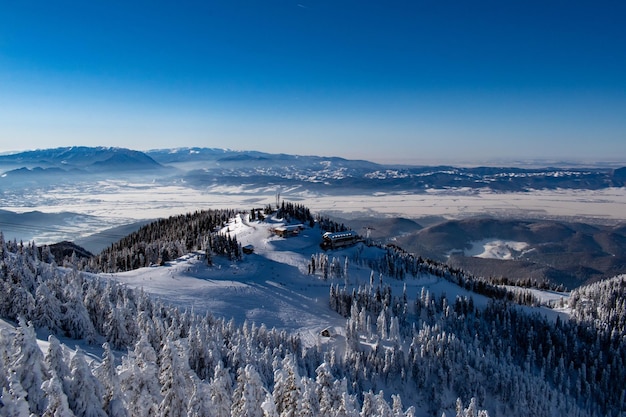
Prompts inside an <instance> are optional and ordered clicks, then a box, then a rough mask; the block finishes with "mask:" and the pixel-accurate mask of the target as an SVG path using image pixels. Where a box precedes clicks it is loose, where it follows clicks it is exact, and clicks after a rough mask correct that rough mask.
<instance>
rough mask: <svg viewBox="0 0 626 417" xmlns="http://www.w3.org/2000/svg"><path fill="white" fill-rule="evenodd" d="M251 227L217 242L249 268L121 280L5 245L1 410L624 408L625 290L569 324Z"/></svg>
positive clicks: (614, 289) (498, 291)
mask: <svg viewBox="0 0 626 417" xmlns="http://www.w3.org/2000/svg"><path fill="white" fill-rule="evenodd" d="M222 214H223V213H222ZM249 216H250V213H243V212H236V214H235V215H233V217H232V218H231V219H230V220H228V221H226V222H224V224H223V225H222V228H221V230H218V231H215V233H217V234H219V235H221V236H225V238H230V240H231V241H232V242H235V241H236V242H238V244H239V245H241V246H242V249H243V248H246V252H248V253H247V254H244V255H242V256H241V257H239V256H231V257H227V256H225V255H217V254H214V255H210V256H209V257H207V255H209V252H207V251H202V252H195V251H192V252H190V253H188V254H187V255H185V256H183V257H180V258H177V259H173V260H163V262H161V265H160V266H152V267H146V268H140V269H137V270H134V271H127V272H119V273H100V274H96V273H90V272H81V271H79V270H77V269H76V266H78V265H79V264H78V262H79V261H78V260H76V259H70V260H66V261H65V262H66V263H65V265H64V266H63V267H60V266H57V265H55V264H54V263H52V261H53V260H52V258H51V255H50V252H49V250H48V249H46V247H44V248H42V249H41V251H40V250H39V249H38V248H36V247H34V246H32V245H21V244H18V243H16V242H5V241H4V240H3V239H0V277H1V278H2V279H1V280H0V284H1V285H2V288H1V290H2V291H0V318H3V319H4V320H6V322H5V323H8V324H4V325H3V326H0V327H3V328H2V329H0V376H1V377H0V387H1V388H2V396H1V397H0V414H1V415H11V416H13V415H15V416H20V417H21V416H27V415H29V413H33V414H35V415H63V416H72V415H75V416H92V415H95V416H106V415H108V416H155V415H156V416H171V415H177V416H216V417H243V416H246V417H247V416H259V417H261V416H272V417H276V416H280V417H283V416H332V417H348V416H349V417H357V416H359V417H373V416H407V417H409V416H419V417H422V416H423V417H426V416H433V415H434V416H440V415H442V414H443V413H445V414H446V415H457V416H461V417H477V416H479V415H480V416H487V415H491V416H514V417H518V416H519V417H521V416H528V415H533V416H563V417H565V416H594V415H606V416H611V417H613V416H619V415H620V414H621V413H623V412H624V411H626V410H625V409H624V404H623V402H622V401H621V399H622V398H623V397H624V395H626V394H625V391H624V389H623V388H622V387H621V386H618V385H615V384H613V383H611V381H616V380H623V379H624V378H626V370H625V369H624V367H623V366H620V363H623V362H621V361H623V360H624V359H625V358H626V344H625V343H624V339H623V334H624V322H625V320H624V314H623V300H624V299H625V296H624V288H626V285H625V284H624V281H625V280H626V277H618V278H616V279H615V280H613V281H612V282H610V283H607V285H605V286H602V287H600V286H595V287H589V288H583V289H581V290H580V291H577V292H574V293H572V295H571V296H570V298H569V299H567V298H565V297H562V295H561V298H563V299H562V300H559V302H558V303H557V304H558V305H557V307H559V308H560V309H561V311H555V310H551V309H549V308H546V307H532V306H530V305H532V304H534V303H536V300H537V297H536V296H533V295H532V294H530V293H528V292H526V291H524V290H520V289H514V292H506V291H505V290H504V289H502V288H496V287H492V286H489V285H488V284H487V283H486V282H485V281H483V280H480V279H477V278H475V277H470V276H468V275H465V274H464V273H462V272H461V271H456V270H452V269H449V268H446V267H445V265H443V264H438V263H436V262H432V261H428V260H423V259H417V258H414V257H412V256H410V255H409V254H406V253H403V252H402V251H401V250H399V249H398V248H394V247H382V246H368V245H365V244H364V243H363V242H355V243H354V244H353V245H350V246H346V247H344V248H342V249H338V250H328V251H323V250H322V248H321V247H320V242H321V240H322V230H321V228H320V223H319V222H318V223H315V222H312V223H307V224H302V225H299V226H298V225H296V224H294V223H293V222H287V221H285V220H283V219H282V218H281V217H280V216H278V214H273V215H267V216H265V217H264V219H263V220H257V219H253V218H251V216H250V217H249ZM185 218H186V217H181V218H180V219H185ZM180 219H179V218H177V219H175V220H177V221H179V220H180ZM189 219H190V221H196V220H197V219H196V218H193V217H189ZM155 224H157V225H158V224H159V223H158V222H157V223H155ZM160 224H161V225H162V227H166V226H167V225H166V224H165V223H164V222H162V223H160ZM172 224H173V225H176V224H178V223H176V222H172ZM288 226H290V227H288ZM146 230H148V231H152V232H153V233H156V232H157V231H156V229H153V228H152V229H151V228H148V229H146ZM286 230H289V231H290V232H289V233H285V231H286ZM277 231H281V233H282V234H283V235H284V234H287V235H293V236H291V237H280V236H278V235H277V233H276V232H277ZM138 236H139V235H137V236H136V237H138ZM155 236H156V235H155ZM189 237H190V236H187V237H185V236H182V237H181V239H182V240H181V241H182V242H185V241H186V240H187V239H186V238H189ZM161 238H164V236H162V237H161ZM161 238H159V239H161ZM154 243H155V244H162V245H163V246H166V245H167V244H169V243H167V242H166V241H165V240H163V241H161V240H158V239H157V240H156V241H155V242H154ZM190 243H191V242H190ZM214 249H216V247H214ZM120 253H121V254H126V256H127V257H129V258H132V256H133V254H131V253H125V252H123V250H122V251H121V252H120ZM103 259H104V258H103ZM115 259H117V258H112V257H110V258H108V260H115ZM105 260H106V259H105ZM209 261H210V262H209ZM107 262H108V261H107ZM129 262H130V260H129ZM72 263H73V264H72ZM81 265H82V266H83V267H84V266H85V265H87V264H84V263H83V264H81ZM119 283H123V284H124V285H120V284H119ZM515 292H518V294H515ZM481 294H482V295H481ZM537 295H539V296H542V297H543V295H542V294H537ZM555 296H556V295H554V296H553V297H552V299H553V300H554V299H555V298H554V297H555ZM547 298H548V297H547V296H546V299H547ZM514 300H519V301H521V302H527V303H528V304H530V305H527V306H520V305H518V304H517V303H516V302H514ZM547 302H548V303H551V301H550V300H547ZM620 308H621V310H620ZM568 314H571V316H572V317H573V319H572V320H570V319H568ZM29 322H30V323H32V324H29ZM35 331H37V334H38V335H39V338H40V340H39V341H38V340H37V339H36V337H35ZM46 335H49V336H48V337H46ZM46 339H47V343H45V342H42V340H46ZM59 340H61V341H62V342H64V343H63V344H61V343H59ZM72 343H74V344H75V345H78V348H77V349H73V350H72V351H70V350H69V349H68V348H67V345H69V346H71V344H72ZM98 346H102V348H101V349H99V348H97V347H98ZM94 347H95V348H94ZM87 348H89V349H90V350H89V351H87ZM94 354H95V355H96V357H98V356H99V358H98V359H94V356H93V355H94ZM481 409H482V410H483V411H481ZM487 412H488V414H487ZM55 413H56V414H55Z"/></svg>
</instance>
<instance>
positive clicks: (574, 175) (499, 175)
mask: <svg viewBox="0 0 626 417" xmlns="http://www.w3.org/2000/svg"><path fill="white" fill-rule="evenodd" d="M132 175H137V176H146V175H148V176H150V177H151V178H153V179H156V180H158V181H163V182H167V181H172V180H180V179H182V180H184V181H185V183H186V184H187V185H188V186H192V187H207V186H211V185H217V184H219V185H222V186H230V185H237V186H242V185H243V186H245V187H246V188H247V189H249V190H251V191H252V190H254V189H255V188H259V187H267V186H268V185H273V186H282V187H290V188H303V189H306V190H309V191H315V192H320V193H326V194H335V193H342V194H350V193H362V192H364V191H367V192H368V193H369V192H386V193H394V192H415V193H419V192H425V191H427V190H428V189H446V188H455V189H458V188H467V189H470V190H471V189H491V190H494V191H498V192H507V191H525V190H532V189H558V188H560V189H591V190H597V189H602V188H607V187H623V186H624V185H625V184H626V167H624V168H618V169H612V168H580V167H577V168H563V167H547V168H532V169H531V168H509V167H501V168H497V167H472V168H467V167H452V166H406V165H402V166H400V165H381V164H376V163H373V162H368V161H362V160H348V159H343V158H338V157H322V156H299V155H287V154H269V153H263V152H257V151H232V150H226V149H211V148H177V149H159V150H151V151H147V152H140V151H134V150H129V149H124V148H107V147H67V148H55V149H43V150H35V151H28V152H21V153H16V154H10V155H0V184H2V183H4V185H9V184H11V185H14V186H17V185H19V183H20V182H28V181H40V180H43V179H53V178H59V177H62V178H63V179H64V180H80V179H81V178H83V177H84V176H90V177H93V176H95V177H104V178H115V177H116V176H123V177H124V178H129V176H132Z"/></svg>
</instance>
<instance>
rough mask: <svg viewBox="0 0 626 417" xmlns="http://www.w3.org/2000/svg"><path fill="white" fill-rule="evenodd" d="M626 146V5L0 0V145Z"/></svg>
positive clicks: (541, 151) (422, 150)
mask: <svg viewBox="0 0 626 417" xmlns="http://www.w3.org/2000/svg"><path fill="white" fill-rule="evenodd" d="M71 145H88V146H97V145H103V146H121V147H129V148H133V149H152V148H165V147H181V146H202V147H219V148H231V149H240V150H260V151H266V152H283V153H291V154H315V155H334V156H343V157H347V158H361V159H369V160H373V161H381V162H403V163H411V162H424V161H433V162H435V161H455V160H458V161H477V162H485V161H494V160H506V159H509V160H513V159H533V158H541V159H553V160H567V159H577V160H620V159H621V160H624V159H626V3H625V2H623V1H603V0H598V1H583V2H581V1H575V0H574V1H572V0H567V1H551V0H544V1H527V0H524V1H516V0H510V1H509V0H507V1H502V0H497V1H483V0H477V1H465V0H459V1H447V0H432V1H421V0H411V1H394V0H390V1H384V2H383V1H347V0H346V1H344V0H328V1H326V0H310V1H309V0H298V1H286V0H255V1H239V0H229V1H212V0H205V1H198V2H190V1H184V0H182V1H158V0H150V1H133V0H127V1H117V0H109V1H99V0H95V1H65V0H58V1H47V0H26V1H21V0H0V152H4V151H12V150H23V149H34V148H48V147H57V146H71Z"/></svg>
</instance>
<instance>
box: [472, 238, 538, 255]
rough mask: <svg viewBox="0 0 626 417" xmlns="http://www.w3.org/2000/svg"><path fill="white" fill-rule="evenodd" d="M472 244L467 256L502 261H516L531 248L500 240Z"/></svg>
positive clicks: (526, 245) (511, 241) (484, 240)
mask: <svg viewBox="0 0 626 417" xmlns="http://www.w3.org/2000/svg"><path fill="white" fill-rule="evenodd" d="M470 244H471V248H470V249H468V250H465V251H464V253H465V256H473V257H476V258H483V259H501V260H512V259H516V258H518V257H519V256H521V255H524V254H525V253H526V252H525V251H526V249H527V248H528V246H529V245H528V243H526V242H516V241H513V240H500V239H483V240H480V241H477V242H470Z"/></svg>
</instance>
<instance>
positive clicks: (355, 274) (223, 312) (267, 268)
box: [103, 215, 553, 346]
mask: <svg viewBox="0 0 626 417" xmlns="http://www.w3.org/2000/svg"><path fill="white" fill-rule="evenodd" d="M243 216H245V215H237V216H236V218H234V219H232V220H231V221H230V223H229V224H228V225H227V226H226V227H224V228H223V230H222V232H223V233H230V234H231V236H233V237H235V236H236V238H237V240H238V242H239V243H240V244H241V245H242V246H246V245H252V246H253V247H254V253H252V254H248V255H243V259H242V260H241V261H229V260H228V259H226V258H224V257H220V256H215V257H213V265H211V266H209V265H208V264H207V262H206V260H205V259H204V256H203V254H202V253H192V254H189V255H186V256H184V257H182V258H179V259H177V260H175V261H172V262H168V263H167V264H166V265H165V266H154V267H149V268H141V269H138V270H134V271H128V272H123V273H117V274H105V275H103V276H106V277H108V278H112V279H114V280H116V281H118V282H121V283H124V284H126V285H128V286H130V287H134V288H142V289H144V290H145V291H147V292H148V293H151V294H153V295H155V296H156V297H157V298H158V299H160V300H161V301H163V302H165V303H168V304H173V305H176V306H178V307H180V308H182V309H193V311H194V312H196V313H198V314H206V313H210V314H212V315H215V316H220V317H225V318H227V319H230V318H233V319H234V320H235V321H236V322H238V323H243V322H244V321H246V320H247V321H248V322H254V323H255V324H256V325H262V324H263V325H265V326H266V327H268V328H272V327H275V328H277V329H281V330H286V331H288V332H293V333H296V334H298V335H299V336H300V337H301V339H302V341H303V343H304V344H305V345H309V346H310V345H315V344H317V343H324V342H326V341H327V340H326V339H325V338H323V337H321V336H320V332H321V331H322V330H323V329H325V328H327V327H332V328H335V329H337V331H336V333H337V336H341V334H342V332H343V330H342V329H343V327H344V325H345V319H344V318H343V317H341V316H340V315H339V314H337V313H336V312H334V311H333V310H331V309H330V307H329V304H328V299H329V298H328V294H329V288H330V285H331V284H339V285H340V286H343V285H348V287H352V288H358V287H359V286H361V285H362V286H365V285H369V282H370V275H371V273H372V272H371V270H370V269H369V268H365V267H362V266H360V265H357V264H356V263H354V262H352V261H351V259H354V258H355V256H356V255H358V257H359V258H361V259H363V258H367V257H371V258H376V257H379V256H381V250H380V249H379V248H372V247H367V246H365V245H364V244H362V243H359V244H357V245H355V246H352V247H348V248H344V249H341V250H332V251H328V252H326V253H327V254H328V256H329V257H330V258H332V257H335V258H337V259H338V260H339V261H340V263H341V265H342V266H343V265H344V262H345V258H346V257H348V259H350V260H349V261H348V264H349V266H348V282H347V283H346V282H345V279H343V278H342V279H329V280H324V279H323V277H322V276H321V275H319V274H316V275H310V274H309V271H308V264H309V262H310V259H311V256H312V255H314V254H319V253H321V252H323V251H322V249H321V248H320V246H319V244H320V243H321V240H322V238H321V235H322V232H321V231H320V229H319V228H318V227H317V225H316V226H314V227H312V228H309V227H305V228H304V230H303V231H302V232H301V233H300V234H299V235H298V236H295V237H289V238H282V237H278V236H276V235H275V234H274V233H272V230H273V229H274V228H276V227H279V226H284V225H285V222H284V221H282V219H277V218H267V219H266V220H265V221H248V220H247V219H246V217H243ZM375 279H376V282H377V283H378V282H379V281H380V280H382V281H383V284H384V285H390V286H391V287H392V292H393V294H394V295H396V296H399V295H401V294H402V291H403V289H404V286H405V285H406V288H407V295H408V298H409V300H410V302H412V300H414V299H415V297H416V296H419V294H420V293H421V289H422V288H423V287H425V288H426V289H428V290H429V291H430V292H431V294H433V295H436V296H439V295H441V294H445V295H446V296H447V297H448V299H449V300H454V299H455V297H456V296H461V297H463V296H467V297H473V299H474V302H475V304H476V305H478V306H481V305H483V306H485V305H486V304H487V302H488V299H487V298H486V297H483V296H481V295H477V294H475V293H471V292H469V291H467V290H465V289H463V288H460V287H458V286H456V285H454V284H452V283H450V282H449V281H446V280H444V279H442V278H439V277H435V276H432V275H425V276H421V277H420V278H408V279H407V280H405V281H398V280H395V279H389V278H387V277H380V276H378V275H376V278H375ZM544 310H545V312H546V314H552V313H553V312H552V311H549V310H548V309H544Z"/></svg>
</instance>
